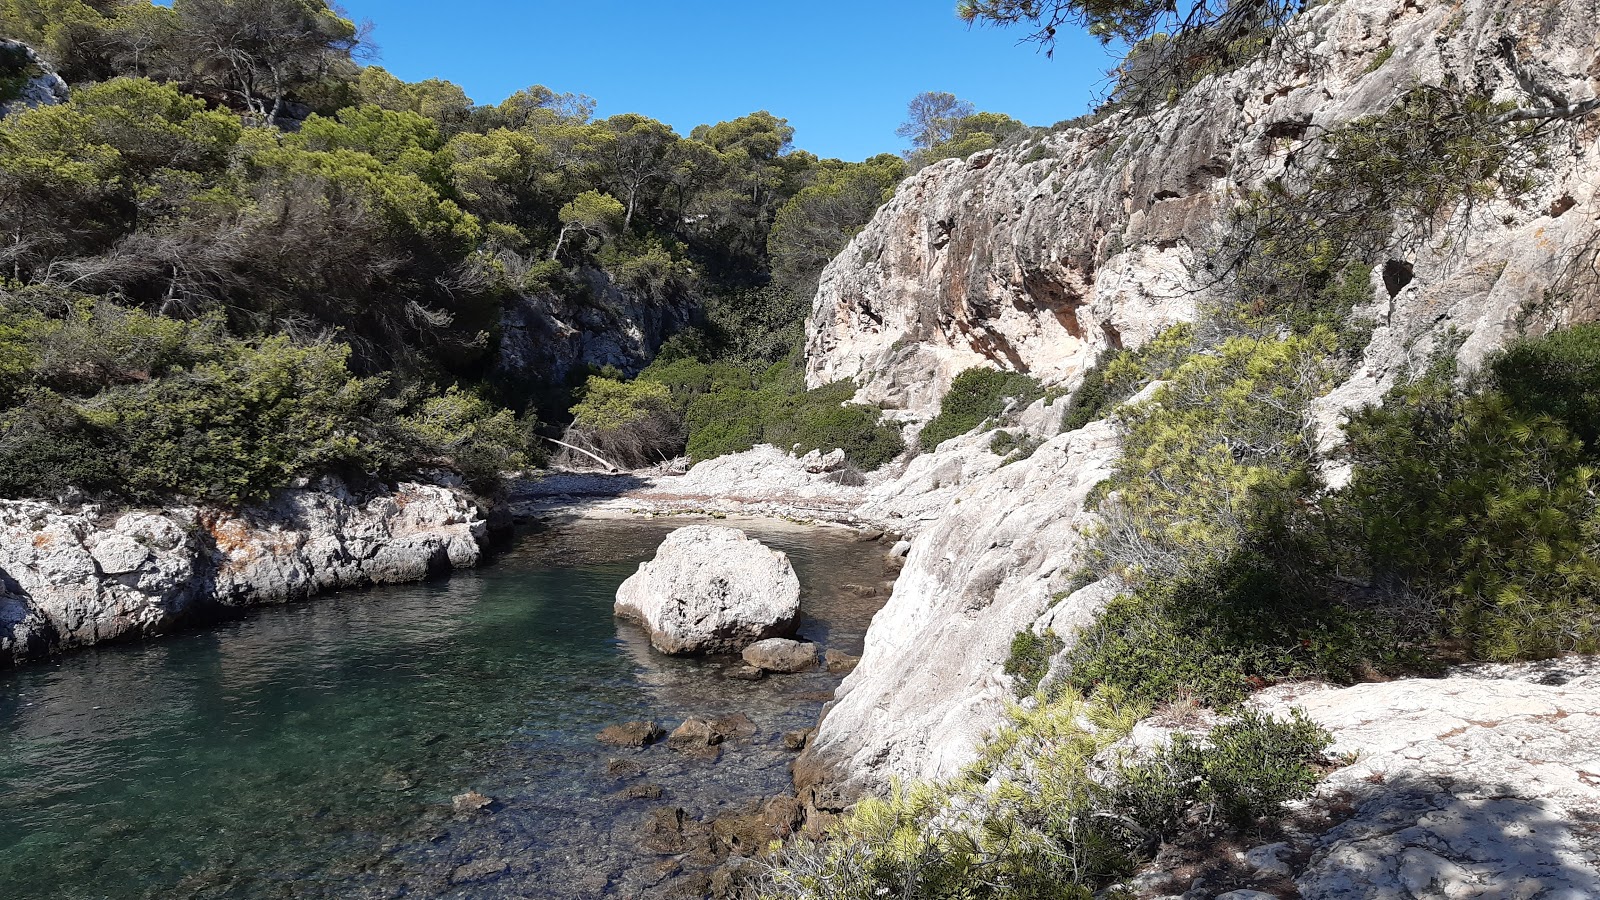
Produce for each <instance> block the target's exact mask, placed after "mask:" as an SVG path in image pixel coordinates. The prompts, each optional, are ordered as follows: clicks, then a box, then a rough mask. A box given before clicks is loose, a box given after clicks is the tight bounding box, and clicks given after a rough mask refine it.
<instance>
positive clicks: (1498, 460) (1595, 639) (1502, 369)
mask: <svg viewBox="0 0 1600 900" xmlns="http://www.w3.org/2000/svg"><path fill="white" fill-rule="evenodd" d="M1592 346H1593V332H1592V330H1586V331H1585V332H1579V333H1576V334H1573V335H1570V336H1560V335H1558V336H1556V337H1553V338H1549V339H1545V340H1543V341H1528V342H1523V343H1521V344H1518V345H1516V346H1514V347H1513V348H1511V350H1509V351H1508V353H1507V354H1506V355H1505V356H1503V357H1502V358H1500V359H1499V360H1496V361H1495V362H1493V363H1491V365H1490V372H1491V385H1486V386H1482V387H1478V388H1476V389H1473V390H1469V391H1461V390H1459V389H1457V388H1456V387H1455V385H1454V384H1453V382H1452V374H1453V369H1452V367H1451V366H1450V365H1449V364H1448V362H1443V363H1440V364H1438V365H1436V366H1435V367H1434V368H1433V369H1431V370H1430V371H1429V372H1428V373H1426V374H1425V375H1424V376H1423V377H1421V378H1419V379H1417V380H1416V381H1414V382H1412V383H1410V384H1406V385H1402V386H1400V387H1399V388H1397V389H1396V390H1395V391H1393V392H1391V394H1390V396H1389V397H1387V398H1386V401H1385V403H1384V405H1383V406H1380V407H1372V408H1369V409H1367V410H1365V411H1363V412H1361V413H1360V414H1358V415H1356V416H1353V417H1352V419H1351V422H1350V425H1349V427H1348V433H1349V436H1350V447H1349V452H1350V458H1351V461H1352V463H1353V465H1354V472H1353V475H1352V478H1351V482H1350V486H1349V488H1348V489H1347V490H1346V491H1344V492H1342V493H1341V495H1340V496H1339V497H1338V498H1336V502H1335V506H1334V509H1335V513H1336V514H1337V515H1339V516H1340V518H1341V521H1344V522H1346V523H1348V525H1349V527H1350V528H1351V529H1352V530H1353V531H1354V533H1355V538H1354V540H1355V542H1356V545H1357V547H1358V548H1359V550H1360V553H1361V558H1362V559H1364V560H1365V562H1366V564H1367V566H1368V567H1369V568H1370V571H1371V572H1372V576H1373V578H1374V581H1375V584H1376V586H1377V587H1378V588H1380V589H1385V590H1387V591H1388V592H1390V593H1393V594H1395V595H1396V596H1399V597H1411V598H1419V599H1420V601H1421V602H1422V603H1424V604H1425V606H1426V607H1428V608H1432V609H1435V610H1436V615H1438V616H1439V618H1440V625H1441V626H1442V628H1443V632H1444V634H1445V635H1447V636H1449V637H1451V638H1454V639H1456V640H1459V641H1461V642H1463V643H1465V644H1466V645H1467V646H1468V647H1469V648H1470V652H1471V653H1472V654H1473V655H1475V656H1479V657H1488V658H1491V659H1502V660H1509V659H1522V658H1529V657H1533V658H1539V657H1544V656H1550V655H1554V654H1557V653H1560V652H1564V651H1568V650H1580V651H1584V652H1591V651H1593V650H1595V649H1600V608H1597V606H1596V603H1595V598H1596V597H1600V559H1597V558H1596V556H1595V554H1594V547H1595V546H1596V544H1595V541H1596V538H1597V536H1600V510H1597V507H1596V501H1595V498H1594V489H1595V471H1594V469H1593V467H1592V459H1593V457H1592V454H1591V453H1590V452H1589V451H1588V449H1587V447H1586V446H1585V444H1584V442H1583V441H1582V440H1581V439H1579V438H1578V437H1576V436H1575V434H1574V432H1575V431H1578V430H1582V431H1583V432H1586V433H1591V434H1592V433H1594V432H1593V429H1595V428H1596V425H1597V423H1596V421H1595V420H1594V419H1593V418H1591V413H1590V411H1589V405H1590V404H1591V403H1592V402H1593V400H1592V398H1591V397H1589V396H1587V395H1586V393H1585V391H1586V390H1587V387H1586V381H1587V379H1588V378H1592V377H1593V373H1592V371H1585V369H1584V367H1583V366H1582V364H1581V361H1582V360H1584V359H1585V358H1586V357H1587V356H1588V354H1589V353H1590V352H1592ZM1566 363H1578V364H1577V365H1574V366H1572V367H1568V366H1567V365H1565V364H1566ZM1496 381H1498V382H1499V383H1500V384H1503V385H1505V386H1507V387H1508V388H1509V389H1510V391H1513V392H1514V393H1508V392H1502V391H1501V390H1497V389H1495V387H1493V386H1492V385H1493V384H1494V382H1496ZM1552 412H1554V413H1557V414H1558V415H1560V416H1561V417H1562V418H1557V417H1556V416H1555V415H1552V414H1551V413H1552ZM1569 421H1570V422H1572V423H1574V427H1573V428H1571V429H1569V428H1568V426H1567V425H1566V424H1565V422H1569Z"/></svg>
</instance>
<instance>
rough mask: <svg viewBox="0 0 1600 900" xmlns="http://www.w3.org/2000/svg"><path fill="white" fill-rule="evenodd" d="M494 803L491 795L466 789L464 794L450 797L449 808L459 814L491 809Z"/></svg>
mask: <svg viewBox="0 0 1600 900" xmlns="http://www.w3.org/2000/svg"><path fill="white" fill-rule="evenodd" d="M494 804H495V800H494V798H493V797H490V796H489V795H487V794H480V793H478V792H477V791H467V792H466V793H465V794H457V795H455V796H454V797H451V798H450V808H451V809H454V810H455V811H456V812H457V813H460V814H461V815H472V814H473V813H481V812H485V811H488V810H489V809H491V808H492V807H493V806H494Z"/></svg>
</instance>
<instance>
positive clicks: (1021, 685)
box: [1005, 628, 1066, 697]
mask: <svg viewBox="0 0 1600 900" xmlns="http://www.w3.org/2000/svg"><path fill="white" fill-rule="evenodd" d="M1065 646H1066V642H1064V641H1062V640H1061V638H1060V637H1059V636H1057V635H1056V633H1055V632H1054V631H1050V630H1048V629H1047V630H1046V631H1045V633H1044V634H1037V633H1035V632H1034V630H1033V629H1031V628H1024V629H1022V630H1021V631H1019V632H1017V635H1016V637H1013V638H1012V639H1011V653H1010V654H1009V655H1007V656H1006V663H1005V673H1006V674H1007V675H1010V676H1011V677H1012V678H1013V679H1014V680H1015V684H1014V686H1013V687H1014V689H1015V693H1016V695H1017V696H1018V697H1029V696H1032V695H1033V692H1034V691H1036V690H1038V689H1039V682H1041V681H1043V680H1044V676H1045V675H1046V674H1048V673H1049V671H1050V658H1051V657H1052V656H1055V655H1056V653H1058V652H1060V650H1061V648H1062V647H1065Z"/></svg>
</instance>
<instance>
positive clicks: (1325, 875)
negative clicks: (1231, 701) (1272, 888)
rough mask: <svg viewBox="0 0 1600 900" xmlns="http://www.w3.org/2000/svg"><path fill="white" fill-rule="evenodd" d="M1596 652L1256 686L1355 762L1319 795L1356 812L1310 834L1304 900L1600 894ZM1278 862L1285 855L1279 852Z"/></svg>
mask: <svg viewBox="0 0 1600 900" xmlns="http://www.w3.org/2000/svg"><path fill="white" fill-rule="evenodd" d="M1597 663H1600V661H1597V660H1596V659H1594V658H1587V659H1584V658H1575V659H1569V660H1558V661H1555V662H1553V663H1542V664H1534V665H1528V666H1509V667H1504V666H1502V667H1482V668H1478V669H1465V670H1460V671H1457V672H1456V673H1453V674H1452V675H1451V676H1450V677H1448V678H1443V679H1430V680H1423V679H1405V680H1401V681H1393V682H1389V683H1386V684H1364V685H1357V686H1355V687H1348V688H1330V687H1320V688H1319V687H1306V686H1296V687H1281V688H1273V689H1271V690H1269V691H1266V692H1264V693H1263V694H1262V695H1258V697H1257V698H1256V702H1257V703H1258V704H1260V705H1261V706H1263V707H1265V708H1267V709H1269V710H1273V711H1275V712H1282V711H1285V710H1287V709H1288V708H1289V707H1290V706H1298V707H1300V708H1302V709H1304V710H1305V711H1306V713H1307V714H1308V715H1309V716H1310V717H1311V718H1312V719H1313V720H1315V721H1316V722H1318V723H1319V724H1321V725H1322V726H1323V727H1325V728H1327V729H1328V730H1329V731H1330V732H1331V733H1332V734H1333V737H1334V744H1333V746H1332V748H1331V749H1330V752H1331V753H1334V754H1344V753H1348V754H1353V755H1354V757H1355V761H1354V762H1353V763H1352V764H1351V765H1349V766H1346V767H1345V768H1342V769H1339V770H1338V771H1336V772H1334V773H1333V774H1332V775H1330V776H1329V777H1328V778H1327V780H1326V781H1324V782H1323V784H1322V785H1321V786H1320V787H1319V788H1318V790H1317V797H1318V798H1319V802H1328V803H1340V804H1351V805H1353V806H1354V807H1355V813H1354V815H1353V816H1351V817H1350V818H1349V819H1347V820H1346V821H1344V822H1342V823H1340V824H1339V825H1338V826H1336V827H1335V828H1333V829H1332V830H1331V831H1328V832H1326V833H1324V834H1320V835H1306V836H1301V837H1298V838H1296V839H1294V840H1293V841H1291V842H1290V843H1291V845H1292V846H1291V849H1292V848H1293V847H1294V846H1309V847H1310V848H1311V850H1312V852H1311V855H1310V861H1309V863H1308V864H1306V865H1305V866H1304V868H1303V869H1302V870H1301V871H1299V872H1297V873H1295V878H1296V883H1297V884H1298V886H1299V888H1300V894H1301V896H1302V897H1304V898H1306V900H1345V898H1350V900H1355V898H1396V900H1435V898H1437V900H1446V898H1450V900H1454V898H1462V897H1483V898H1488V897H1530V898H1531V897H1540V898H1573V900H1577V898H1580V897H1596V896H1600V865H1597V860H1600V856H1597V851H1600V664H1597ZM1274 855H1275V856H1278V857H1282V856H1284V855H1285V854H1283V853H1278V854H1274Z"/></svg>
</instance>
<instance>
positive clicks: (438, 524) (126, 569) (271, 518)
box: [0, 479, 486, 663]
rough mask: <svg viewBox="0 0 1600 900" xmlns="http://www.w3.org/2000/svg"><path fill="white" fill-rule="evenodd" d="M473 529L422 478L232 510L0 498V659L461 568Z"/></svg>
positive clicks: (476, 514) (476, 539)
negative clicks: (120, 508)
mask: <svg viewBox="0 0 1600 900" xmlns="http://www.w3.org/2000/svg"><path fill="white" fill-rule="evenodd" d="M485 536H486V525H485V522H484V519H483V515H482V513H481V511H480V510H479V509H478V507H477V506H476V504H475V503H474V502H473V501H472V500H471V499H470V498H468V497H467V496H466V495H465V494H463V493H461V492H459V491H457V490H454V489H451V488H448V487H441V486H437V485H431V484H410V483H407V484H401V485H399V486H398V487H397V488H395V489H394V490H392V491H389V490H384V491H379V492H377V493H366V494H359V495H358V494H357V493H355V492H353V491H352V490H351V489H350V488H349V487H348V486H347V485H345V484H344V483H343V482H341V481H338V480H337V479H324V480H322V481H321V482H319V483H317V484H316V485H313V486H310V487H305V488H297V489H292V490H288V491H284V492H283V493H282V494H280V495H279V497H278V498H277V499H276V500H275V501H274V502H272V503H270V504H268V505H264V506H257V507H250V508H246V509H243V510H240V511H236V512H234V511H224V510H218V509H209V508H196V507H185V508H177V509H167V510H150V511H137V510H136V511H128V512H123V513H111V512H108V511H105V510H102V509H101V508H99V507H96V506H84V507H80V508H76V509H69V508H65V507H62V506H58V505H55V504H50V503H43V502H36V501H0V663H4V662H8V661H14V660H20V659H24V658H29V657H36V656H43V655H48V654H50V653H54V652H59V651H63V650H70V649H73V648H76V647H83V646H88V645H90V644H96V643H100V642H104V641H113V640H119V639H127V638H136V637H147V636H151V635H156V634H160V633H163V632H165V631H168V630H170V629H172V628H174V627H177V626H179V625H181V624H184V623H186V622H190V621H201V620H205V619H207V618H214V617H218V616H222V615H225V614H226V613H228V612H229V611H230V610H235V609H238V608H242V607H247V606H255V605H261V604H269V603H282V602H286V601H291V600H300V599H304V598H307V597H310V596H312V595H315V594H318V593H321V592H323V591H329V590H336V589H339V588H350V587H361V586H365V585H371V584H388V583H397V582H405V581H416V580H419V579H422V578H426V577H429V576H431V575H435V574H441V573H444V572H447V571H449V570H450V569H452V568H465V567H470V566H473V565H475V564H476V563H477V562H478V559H479V557H480V556H481V554H482V544H483V541H484V540H485Z"/></svg>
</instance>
